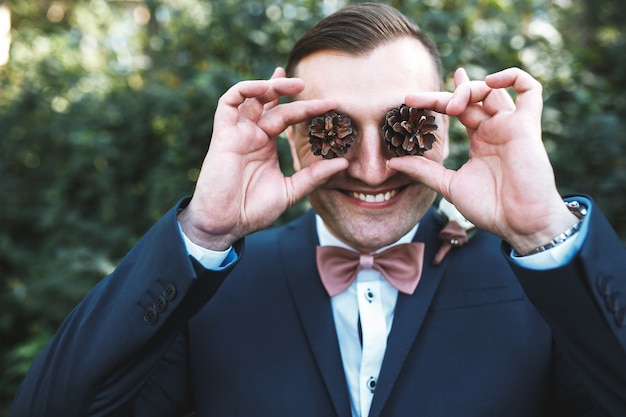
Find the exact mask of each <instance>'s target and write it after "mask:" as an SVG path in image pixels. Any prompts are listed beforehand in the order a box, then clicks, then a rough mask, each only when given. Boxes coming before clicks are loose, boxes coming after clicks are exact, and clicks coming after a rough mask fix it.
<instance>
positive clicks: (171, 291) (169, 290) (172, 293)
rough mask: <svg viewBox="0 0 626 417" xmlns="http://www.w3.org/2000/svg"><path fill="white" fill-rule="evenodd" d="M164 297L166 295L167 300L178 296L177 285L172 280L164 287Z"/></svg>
mask: <svg viewBox="0 0 626 417" xmlns="http://www.w3.org/2000/svg"><path fill="white" fill-rule="evenodd" d="M163 297H165V299H166V300H167V301H172V300H173V299H174V298H176V285H174V283H172V282H170V283H169V284H167V285H166V286H165V288H163Z"/></svg>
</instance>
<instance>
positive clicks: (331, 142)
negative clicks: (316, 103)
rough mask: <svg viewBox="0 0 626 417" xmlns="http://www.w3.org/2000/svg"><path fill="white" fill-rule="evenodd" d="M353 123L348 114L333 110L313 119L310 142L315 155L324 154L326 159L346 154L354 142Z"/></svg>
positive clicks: (310, 126)
mask: <svg viewBox="0 0 626 417" xmlns="http://www.w3.org/2000/svg"><path fill="white" fill-rule="evenodd" d="M351 124H352V121H351V120H350V118H349V117H348V116H346V115H344V114H340V113H337V112H335V111H332V110H331V111H329V112H326V114H324V115H322V116H317V117H314V118H313V119H311V124H310V125H309V143H310V144H311V152H313V155H322V157H323V158H325V159H332V158H336V157H338V156H343V155H345V154H346V152H348V148H349V147H350V145H352V143H353V142H354V136H352V127H351Z"/></svg>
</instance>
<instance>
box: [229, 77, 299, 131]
mask: <svg viewBox="0 0 626 417" xmlns="http://www.w3.org/2000/svg"><path fill="white" fill-rule="evenodd" d="M267 83H268V88H267V90H266V91H265V93H263V94H261V95H257V96H254V97H250V98H253V99H248V100H245V101H244V102H243V103H241V104H240V105H239V111H240V113H241V114H242V115H243V116H245V117H247V118H249V119H251V120H255V121H256V120H258V118H259V117H261V116H262V114H263V112H264V111H265V110H269V109H271V108H273V107H275V106H276V105H277V104H278V100H279V98H280V97H283V96H290V95H294V94H297V93H300V92H302V90H303V89H304V82H303V81H302V80H300V79H298V78H272V79H271V80H268V81H267Z"/></svg>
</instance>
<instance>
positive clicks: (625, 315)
mask: <svg viewBox="0 0 626 417" xmlns="http://www.w3.org/2000/svg"><path fill="white" fill-rule="evenodd" d="M613 318H615V324H616V325H617V327H624V325H626V310H624V309H623V308H620V309H619V310H618V311H616V312H615V313H613Z"/></svg>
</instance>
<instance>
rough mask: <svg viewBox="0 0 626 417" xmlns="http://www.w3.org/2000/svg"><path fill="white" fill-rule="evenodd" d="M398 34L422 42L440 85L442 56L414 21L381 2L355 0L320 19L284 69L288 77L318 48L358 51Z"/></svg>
mask: <svg viewBox="0 0 626 417" xmlns="http://www.w3.org/2000/svg"><path fill="white" fill-rule="evenodd" d="M401 37H412V38H415V39H417V40H418V41H420V42H421V43H422V44H423V45H424V47H425V48H426V50H427V51H428V52H429V54H430V56H431V58H432V60H433V63H434V64H435V70H436V71H437V76H438V81H439V84H440V86H441V84H442V82H443V81H442V78H443V70H442V65H441V56H440V55H439V51H438V50H437V47H436V46H435V44H434V42H433V41H432V40H431V39H430V38H429V37H428V36H427V35H426V34H425V33H424V32H422V30H421V29H420V28H419V26H418V25H417V24H416V23H415V22H413V21H411V20H409V19H408V18H407V17H406V16H405V15H403V14H402V13H400V12H399V11H398V10H396V9H394V8H393V7H391V6H388V5H386V4H380V3H361V4H354V5H351V6H347V7H345V8H343V9H341V10H339V11H337V12H335V13H333V14H331V15H330V16H328V17H326V18H324V19H322V20H320V21H319V22H318V23H317V24H316V25H315V26H313V27H312V28H311V29H310V30H309V31H308V32H307V33H305V34H304V35H303V36H302V37H301V38H300V39H299V40H298V41H297V42H296V43H295V44H294V46H293V48H292V49H291V53H290V54H289V59H288V60H287V66H286V68H285V71H286V72H287V76H288V77H293V76H294V73H295V68H296V66H297V65H298V63H299V62H300V61H301V60H302V59H303V58H304V57H306V56H308V55H310V54H312V53H314V52H317V51H321V50H324V49H333V50H337V51H342V52H347V53H350V54H353V55H360V54H365V53H367V52H370V51H372V50H374V49H375V48H376V47H378V46H380V45H382V44H383V43H387V42H391V41H394V40H396V39H398V38H401Z"/></svg>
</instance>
